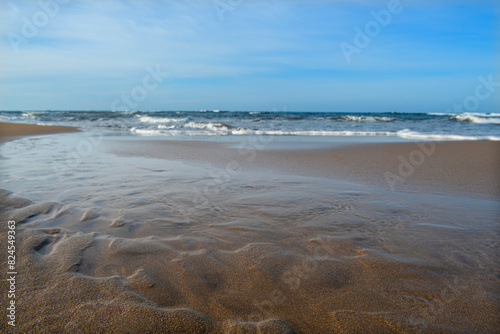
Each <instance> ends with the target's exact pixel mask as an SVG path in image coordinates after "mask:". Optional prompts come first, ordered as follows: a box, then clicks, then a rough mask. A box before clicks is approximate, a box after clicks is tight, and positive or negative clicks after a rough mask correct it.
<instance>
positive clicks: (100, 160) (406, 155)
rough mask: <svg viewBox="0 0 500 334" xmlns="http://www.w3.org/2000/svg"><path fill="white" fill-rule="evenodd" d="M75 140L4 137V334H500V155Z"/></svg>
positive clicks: (488, 148)
mask: <svg viewBox="0 0 500 334" xmlns="http://www.w3.org/2000/svg"><path fill="white" fill-rule="evenodd" d="M70 131H72V129H71V128H67V127H49V126H43V127H42V126H35V125H33V126H32V125H29V126H25V125H16V126H13V125H12V124H8V125H6V124H3V123H2V124H0V134H1V136H2V137H3V139H2V142H3V144H2V146H1V147H0V149H1V155H2V167H1V168H2V169H1V173H2V178H4V181H5V182H3V183H2V188H4V190H2V191H1V193H0V199H1V200H0V203H1V206H0V217H1V220H2V222H3V223H2V224H1V235H2V236H6V235H7V230H8V225H7V222H8V221H15V222H16V269H17V272H18V274H17V275H16V284H15V288H16V327H15V328H13V327H11V326H8V325H7V324H6V322H5V321H2V322H1V324H0V329H1V331H3V332H6V333H45V332H47V333H48V332H58V333H139V332H140V333H478V332H481V333H495V332H496V331H497V330H498V328H500V319H499V317H498V310H499V307H500V295H499V291H498V283H499V282H498V266H497V264H498V261H497V259H498V214H499V205H498V195H499V193H500V191H499V179H498V177H499V174H498V162H499V155H498V154H499V148H500V147H499V144H500V143H499V142H494V141H471V142H425V143H424V144H422V143H420V144H419V143H418V142H407V143H385V144H365V145H357V144H356V145H349V146H342V145H340V146H337V147H332V148H314V147H311V149H292V148H289V149H276V148H273V147H272V145H267V146H266V144H262V143H260V144H259V145H256V144H245V145H243V146H241V147H238V146H235V145H233V144H227V143H212V142H196V141H191V142H188V141H185V142H182V141H171V140H170V141H150V140H136V141H134V140H129V139H127V140H116V139H113V140H107V139H106V138H104V139H102V138H98V139H95V138H94V137H89V136H87V137H86V136H85V134H84V133H83V132H76V133H71V132H70ZM49 133H53V134H54V135H50V136H38V135H40V134H49ZM28 136H29V137H28ZM89 138H90V139H89ZM93 138H94V139H93ZM13 139H16V140H13ZM84 148H85V150H84ZM68 157H71V159H72V160H71V163H68ZM30 161H31V163H30ZM405 161H406V162H405ZM35 164H36V166H35ZM401 166H403V167H401ZM7 246H8V244H7V238H6V237H2V239H1V240H0V248H1V249H7ZM6 261H7V257H5V256H4V257H2V260H1V264H2V268H6V267H7V263H6ZM6 278H7V276H6V273H5V271H4V273H3V274H2V286H1V289H2V291H8V288H9V287H8V286H7V283H6V282H7V281H6ZM6 298H7V296H6V294H5V293H3V294H2V305H6V303H7V300H6Z"/></svg>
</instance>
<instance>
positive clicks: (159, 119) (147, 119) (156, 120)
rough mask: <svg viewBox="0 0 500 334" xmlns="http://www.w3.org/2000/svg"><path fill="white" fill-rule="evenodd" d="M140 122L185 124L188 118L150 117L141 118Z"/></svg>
mask: <svg viewBox="0 0 500 334" xmlns="http://www.w3.org/2000/svg"><path fill="white" fill-rule="evenodd" d="M137 116H138V117H139V121H140V122H142V123H153V124H156V123H178V122H184V121H186V120H187V118H168V117H150V116H139V115H137Z"/></svg>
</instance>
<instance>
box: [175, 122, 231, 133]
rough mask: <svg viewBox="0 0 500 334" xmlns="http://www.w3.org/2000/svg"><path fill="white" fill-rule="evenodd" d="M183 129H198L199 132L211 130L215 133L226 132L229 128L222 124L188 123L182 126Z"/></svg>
mask: <svg viewBox="0 0 500 334" xmlns="http://www.w3.org/2000/svg"><path fill="white" fill-rule="evenodd" d="M184 127H185V128H189V129H200V130H211V131H216V132H221V131H228V130H229V129H230V128H231V126H230V125H227V124H224V123H219V122H215V123H198V122H189V123H186V124H184Z"/></svg>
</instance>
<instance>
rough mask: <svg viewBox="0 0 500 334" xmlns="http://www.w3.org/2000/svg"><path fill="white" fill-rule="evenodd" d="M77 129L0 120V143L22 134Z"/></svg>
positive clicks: (28, 134) (51, 132)
mask: <svg viewBox="0 0 500 334" xmlns="http://www.w3.org/2000/svg"><path fill="white" fill-rule="evenodd" d="M77 131H78V129H76V128H74V127H70V126H41V125H31V124H17V123H5V122H0V143H3V142H6V141H9V140H14V139H16V138H19V137H22V136H36V135H43V134H54V133H66V132H77Z"/></svg>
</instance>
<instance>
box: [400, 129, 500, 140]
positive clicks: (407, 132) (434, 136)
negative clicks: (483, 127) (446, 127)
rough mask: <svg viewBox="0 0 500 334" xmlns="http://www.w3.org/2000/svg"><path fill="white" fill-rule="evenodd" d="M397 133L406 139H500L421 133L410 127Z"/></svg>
mask: <svg viewBox="0 0 500 334" xmlns="http://www.w3.org/2000/svg"><path fill="white" fill-rule="evenodd" d="M397 135H398V136H399V137H401V138H406V139H425V140H494V141H497V140H500V137H494V136H462V135H453V134H434V133H420V132H415V131H410V130H408V129H405V130H401V131H398V132H397Z"/></svg>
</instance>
